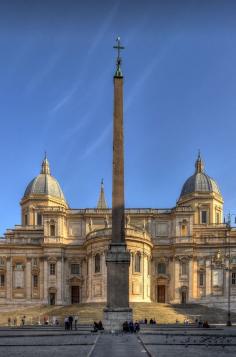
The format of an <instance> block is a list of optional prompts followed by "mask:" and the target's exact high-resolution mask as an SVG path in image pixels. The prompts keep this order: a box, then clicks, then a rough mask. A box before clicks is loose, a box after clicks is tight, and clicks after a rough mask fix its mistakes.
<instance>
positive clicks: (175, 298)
mask: <svg viewBox="0 0 236 357" xmlns="http://www.w3.org/2000/svg"><path fill="white" fill-rule="evenodd" d="M174 266H175V287H174V289H175V290H174V293H175V294H174V301H175V302H180V301H179V300H180V298H179V260H178V259H177V258H175V264H174Z"/></svg>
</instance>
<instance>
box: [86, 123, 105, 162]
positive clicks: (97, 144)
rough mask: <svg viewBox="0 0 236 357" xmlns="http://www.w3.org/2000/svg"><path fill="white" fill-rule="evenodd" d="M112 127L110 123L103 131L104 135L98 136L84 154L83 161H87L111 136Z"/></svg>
mask: <svg viewBox="0 0 236 357" xmlns="http://www.w3.org/2000/svg"><path fill="white" fill-rule="evenodd" d="M111 127H112V123H111V122H110V123H109V124H108V125H107V126H106V127H105V128H104V129H103V131H102V133H101V134H100V135H99V136H98V138H97V139H96V140H95V141H94V142H93V143H92V144H91V145H90V146H88V147H87V149H86V150H85V152H84V154H83V155H82V156H81V159H82V160H84V159H86V158H87V157H88V156H89V155H91V154H92V153H93V152H94V151H95V150H97V149H98V148H99V147H100V146H101V145H102V143H103V141H104V140H105V138H106V136H107V135H108V134H109V132H110V130H111Z"/></svg>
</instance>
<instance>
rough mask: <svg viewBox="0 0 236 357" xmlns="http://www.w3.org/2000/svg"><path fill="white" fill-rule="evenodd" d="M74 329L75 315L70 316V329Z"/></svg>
mask: <svg viewBox="0 0 236 357" xmlns="http://www.w3.org/2000/svg"><path fill="white" fill-rule="evenodd" d="M72 329H73V316H71V315H70V316H69V330H72Z"/></svg>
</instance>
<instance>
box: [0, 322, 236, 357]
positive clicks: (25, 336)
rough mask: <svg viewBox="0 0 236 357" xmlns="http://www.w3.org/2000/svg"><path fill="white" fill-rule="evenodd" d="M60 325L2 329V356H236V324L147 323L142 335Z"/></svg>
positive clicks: (0, 345) (0, 353) (0, 331)
mask: <svg viewBox="0 0 236 357" xmlns="http://www.w3.org/2000/svg"><path fill="white" fill-rule="evenodd" d="M90 330H91V326H88V325H87V326H86V325H83V326H79V329H78V330H77V331H65V330H64V329H63V328H61V327H58V328H55V327H29V328H28V327H24V328H2V329H1V330H0V357H2V356H4V357H15V356H17V357H23V356H24V357H32V356H33V357H41V356H44V357H47V356H52V357H54V356H56V357H61V356H63V357H67V356H68V357H71V356H73V357H75V356H77V357H80V356H82V357H85V356H87V357H107V356H112V357H121V356H122V357H123V356H133V357H142V356H153V357H172V356H174V357H176V355H181V354H182V356H186V355H188V356H190V357H197V356H201V355H204V357H208V356H222V357H223V356H232V357H233V356H236V327H232V328H225V327H223V326H221V327H217V328H212V329H207V330H203V329H197V328H191V327H189V328H180V327H179V328H171V327H158V326H157V327H155V328H152V327H151V326H147V327H144V328H142V329H141V332H140V333H139V334H137V335H136V334H123V333H120V334H107V333H91V332H90Z"/></svg>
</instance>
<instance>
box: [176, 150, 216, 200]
mask: <svg viewBox="0 0 236 357" xmlns="http://www.w3.org/2000/svg"><path fill="white" fill-rule="evenodd" d="M195 192H200V193H205V192H215V193H218V194H219V195H221V193H220V189H219V187H218V185H217V183H216V181H215V180H214V179H213V178H211V177H210V176H208V175H207V174H206V173H205V172H204V163H203V160H202V158H201V156H200V153H199V154H198V158H197V160H196V163H195V173H194V174H193V175H192V176H190V177H189V178H188V179H187V180H186V181H185V183H184V185H183V188H182V191H181V194H180V198H182V197H183V196H185V195H188V194H190V193H195Z"/></svg>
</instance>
